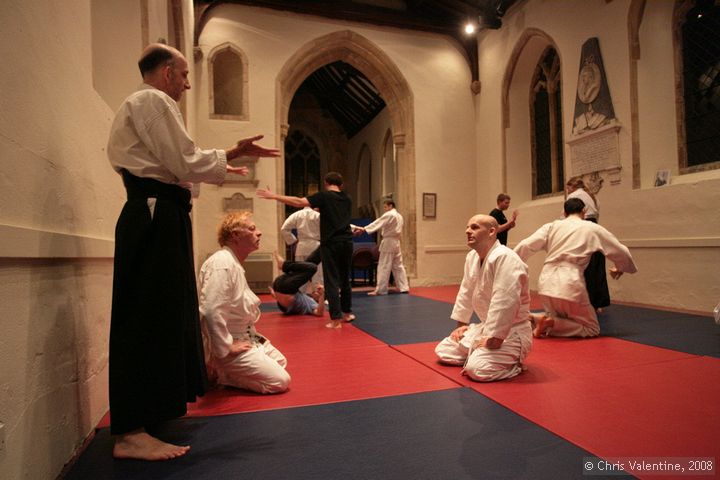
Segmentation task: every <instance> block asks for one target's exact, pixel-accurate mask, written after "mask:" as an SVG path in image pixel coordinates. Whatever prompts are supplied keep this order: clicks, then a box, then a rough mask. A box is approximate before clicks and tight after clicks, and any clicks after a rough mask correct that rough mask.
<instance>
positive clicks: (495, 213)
mask: <svg viewBox="0 0 720 480" xmlns="http://www.w3.org/2000/svg"><path fill="white" fill-rule="evenodd" d="M508 208H510V195H508V194H506V193H501V194H500V195H498V196H497V208H494V209H493V210H492V211H491V212H490V216H491V217H493V218H494V219H495V220H497V223H498V234H497V239H498V241H499V242H500V243H502V244H503V245H507V237H508V230H510V229H511V228H514V227H515V220H516V219H517V216H518V212H517V210H514V211H513V213H512V220H510V221H509V222H508V219H507V218H505V213H504V212H505V210H507V209H508Z"/></svg>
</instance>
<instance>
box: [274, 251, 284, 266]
mask: <svg viewBox="0 0 720 480" xmlns="http://www.w3.org/2000/svg"><path fill="white" fill-rule="evenodd" d="M273 257H275V263H276V264H277V267H278V270H282V267H283V263H285V259H284V258H282V257H281V256H280V254H279V253H278V252H277V250H275V251H274V252H273Z"/></svg>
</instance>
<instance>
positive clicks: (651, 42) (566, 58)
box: [476, 0, 720, 312]
mask: <svg viewBox="0 0 720 480" xmlns="http://www.w3.org/2000/svg"><path fill="white" fill-rule="evenodd" d="M630 3H631V2H630V0H618V1H614V2H610V3H608V2H604V1H600V0H592V1H587V2H559V1H555V2H551V1H541V0H528V1H527V2H523V3H522V4H521V5H518V6H516V7H515V8H513V9H511V11H510V12H508V14H507V15H506V16H505V18H504V19H503V24H504V25H503V29H502V30H500V31H490V32H486V33H485V34H483V36H482V37H481V40H480V43H479V48H480V64H479V65H480V80H481V82H482V91H481V93H480V99H479V102H478V108H477V117H478V122H477V124H476V128H477V132H478V155H477V158H478V164H479V167H478V168H479V170H480V171H481V172H484V173H486V174H483V173H480V174H479V175H478V180H479V190H478V208H479V209H481V210H487V209H488V206H489V205H494V196H495V195H496V194H497V192H499V191H500V190H501V184H500V178H501V177H500V175H499V172H501V169H502V162H504V161H505V162H507V166H508V172H507V175H508V185H509V186H511V187H512V188H508V192H507V193H509V194H510V195H511V196H512V197H513V201H514V203H513V208H518V207H519V208H520V217H519V220H518V226H517V227H516V228H515V229H513V230H511V232H510V244H514V243H517V242H518V241H519V240H520V239H522V238H524V237H525V236H527V235H529V234H530V233H532V232H533V231H534V230H535V229H536V228H538V227H539V226H540V225H541V224H543V223H545V222H548V221H551V220H553V219H555V218H557V217H558V216H559V215H560V212H561V209H562V202H563V197H562V195H559V196H557V197H554V198H551V199H542V200H531V199H530V198H531V192H530V191H529V190H523V188H528V189H529V188H531V187H530V184H529V182H528V183H527V187H524V186H523V181H522V180H520V181H519V180H517V179H515V178H514V177H516V176H517V177H525V176H526V175H527V167H526V166H525V165H527V164H529V163H530V162H531V157H530V154H529V150H528V151H527V154H526V156H525V158H521V159H520V160H518V158H517V157H516V156H510V152H514V153H518V152H520V154H521V155H522V153H521V152H522V150H518V147H516V146H517V145H520V144H525V145H527V144H528V143H529V138H528V136H527V133H526V132H529V130H528V129H526V128H525V127H523V126H517V125H513V124H511V125H510V128H509V129H508V130H507V131H506V134H507V138H506V145H503V144H502V135H501V133H502V128H503V127H502V108H501V106H502V103H501V101H500V99H501V92H502V85H503V77H504V75H505V71H506V67H507V65H508V63H509V61H510V57H511V53H512V50H513V48H514V47H515V45H516V44H517V43H518V39H519V38H520V37H521V35H522V34H523V32H525V31H526V30H527V29H528V28H534V29H538V30H540V31H542V32H544V34H546V35H547V36H549V37H550V38H551V39H552V41H553V42H554V43H555V44H556V45H557V48H558V53H559V55H560V58H561V60H562V78H563V118H564V124H563V129H564V135H565V138H566V139H567V138H569V132H570V131H571V126H572V115H573V109H574V104H575V95H576V93H575V92H576V87H577V72H578V68H579V64H578V62H579V59H580V51H581V46H582V44H583V42H585V41H586V40H587V39H588V38H590V37H594V36H596V37H598V38H599V41H600V49H601V53H602V55H603V61H604V64H605V70H606V74H607V78H608V84H609V87H610V94H611V97H612V100H613V104H614V107H615V114H616V117H617V119H618V121H619V122H620V124H621V125H622V129H621V130H620V137H619V141H620V159H621V164H622V171H621V181H620V183H619V184H618V185H610V182H609V180H608V179H607V178H606V180H605V184H604V187H603V189H602V190H601V191H600V193H599V194H598V200H599V203H600V207H601V217H600V221H601V224H603V225H604V226H605V227H607V228H608V229H609V230H610V231H612V232H613V233H615V234H616V235H617V236H618V237H619V238H620V240H621V241H623V242H625V243H626V244H627V245H628V246H630V247H631V251H632V252H633V255H634V256H635V258H636V260H637V263H638V268H639V273H637V274H636V275H635V276H630V275H626V276H624V277H623V278H622V279H621V280H620V281H617V282H616V281H612V280H611V281H610V286H611V295H612V297H613V298H614V299H615V300H618V301H626V302H635V303H642V304H649V305H658V306H665V307H673V308H684V309H689V310H698V311H705V312H709V311H711V310H712V308H713V307H714V305H715V304H716V303H717V301H718V299H720V273H719V272H720V271H719V270H718V269H717V268H714V267H712V266H713V265H718V264H720V214H718V209H717V207H715V205H717V204H718V200H720V170H714V171H709V172H702V173H694V174H691V175H683V176H679V175H677V172H678V169H677V165H678V157H677V148H676V145H677V138H676V136H677V128H676V124H677V123H676V117H675V104H674V102H675V98H674V93H672V89H673V88H674V83H673V82H674V81H673V75H674V70H673V59H672V55H673V53H672V51H671V50H668V49H669V48H670V46H671V43H672V42H671V39H670V38H669V35H670V33H669V31H668V29H669V27H668V21H667V19H666V18H664V19H663V18H658V15H659V14H660V13H659V12H660V11H664V12H665V15H669V12H671V11H672V8H669V7H668V6H667V5H665V6H663V7H660V8H658V7H659V6H656V5H655V2H648V5H647V6H646V8H645V11H646V14H647V15H648V18H647V19H646V21H645V22H643V24H642V27H641V42H643V41H644V43H641V46H640V48H641V52H642V53H641V59H640V62H639V64H638V77H639V87H638V89H639V95H638V97H639V110H640V111H639V122H640V123H639V132H640V136H639V139H638V141H639V142H640V143H639V149H640V162H641V176H642V188H640V189H633V185H632V168H633V164H632V141H633V139H632V137H631V126H632V125H631V121H632V118H631V97H630V95H631V90H630V85H631V83H630V82H631V74H630V57H629V42H628V31H627V28H628V27H627V25H628V10H629V6H630ZM665 3H668V4H669V3H671V2H665ZM553 4H556V7H555V8H553ZM560 4H562V8H559V5H560ZM521 70H522V69H521ZM517 88H518V89H519V91H521V90H522V88H521V87H520V86H518V87H517ZM525 92H529V90H527V89H526V90H525ZM515 93H516V94H517V95H519V93H517V92H515ZM520 93H522V92H520ZM524 94H525V95H527V93H524ZM511 95H513V92H512V91H511ZM515 102H516V103H513V101H511V104H510V108H511V111H512V109H514V108H516V104H517V102H519V103H520V104H522V98H520V97H517V98H516V99H515ZM517 108H522V106H521V107H517ZM524 108H529V106H527V103H526V104H525V107H524ZM519 115H520V114H518V118H519ZM514 118H515V117H513V119H514ZM527 118H529V117H527ZM505 148H507V149H508V153H507V158H506V157H504V149H505ZM513 149H514V150H513ZM565 160H566V162H565V172H566V178H569V176H571V175H572V171H571V166H570V151H569V149H568V148H567V146H566V148H565ZM518 161H520V162H526V163H525V165H520V164H518V163H517V162H518ZM661 167H663V168H669V169H671V170H672V171H673V172H674V177H673V180H672V183H673V184H672V185H670V186H667V187H662V188H653V187H652V186H651V185H652V178H653V176H654V172H655V170H656V169H658V168H661ZM518 199H525V201H522V202H517V201H516V200H518ZM541 262H542V258H534V259H533V260H532V262H531V263H530V266H531V271H532V276H533V283H532V286H533V288H536V287H537V283H536V281H537V275H538V273H539V268H540V266H541Z"/></svg>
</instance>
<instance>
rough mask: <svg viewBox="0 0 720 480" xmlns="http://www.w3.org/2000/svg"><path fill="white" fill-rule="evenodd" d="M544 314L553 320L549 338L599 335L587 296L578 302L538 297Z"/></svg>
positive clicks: (598, 326)
mask: <svg viewBox="0 0 720 480" xmlns="http://www.w3.org/2000/svg"><path fill="white" fill-rule="evenodd" d="M540 298H541V299H542V303H543V308H544V309H545V313H546V314H547V315H550V316H551V317H553V318H554V319H555V325H553V327H552V328H550V329H549V330H548V331H547V335H548V336H550V337H597V336H598V335H599V334H600V324H599V323H598V319H597V315H596V314H595V308H593V306H592V305H591V304H590V299H589V298H588V296H587V295H585V296H584V298H583V299H582V300H581V301H580V302H573V301H570V300H565V299H564V298H556V297H548V296H547V295H540Z"/></svg>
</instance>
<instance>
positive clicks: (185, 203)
mask: <svg viewBox="0 0 720 480" xmlns="http://www.w3.org/2000/svg"><path fill="white" fill-rule="evenodd" d="M138 67H139V70H140V74H141V76H142V82H143V83H142V85H141V86H140V88H139V89H138V90H137V91H136V92H135V93H133V94H131V95H130V96H129V97H127V98H126V99H125V100H124V101H123V103H122V104H121V106H120V108H119V109H118V111H117V113H116V116H115V119H114V121H113V123H112V127H111V131H110V138H109V140H108V147H107V152H108V158H109V160H110V164H111V165H112V167H113V169H114V170H115V171H116V172H118V174H120V176H121V177H122V180H123V184H124V186H125V189H126V192H127V201H126V202H125V204H124V206H123V209H122V211H121V213H120V216H119V218H118V222H117V225H116V230H115V258H114V274H113V296H112V313H111V327H110V359H109V393H110V412H111V433H112V435H113V436H114V438H115V443H114V447H113V455H114V457H116V458H134V459H142V460H167V459H171V458H176V457H179V456H182V455H184V454H185V453H186V452H187V451H188V450H189V448H190V447H189V446H183V445H174V444H171V443H168V442H164V441H162V440H160V439H159V438H157V437H156V436H155V435H154V434H153V431H154V430H155V428H156V427H157V426H158V425H160V424H161V423H162V422H164V421H166V420H170V419H173V418H177V417H180V416H183V415H184V414H185V413H186V412H187V403H188V402H194V401H195V400H196V399H197V397H198V396H202V395H203V394H204V393H205V392H206V390H207V389H208V386H209V385H210V380H214V381H216V382H217V383H220V384H223V385H230V386H235V387H239V388H244V389H248V390H252V391H255V392H259V393H278V392H282V391H285V390H287V388H288V386H289V384H290V375H289V374H288V373H287V369H286V366H287V359H286V358H285V357H284V355H283V354H282V353H281V352H280V351H279V350H278V349H277V348H275V347H274V346H273V345H272V343H271V342H270V341H269V340H268V339H267V338H266V337H265V336H263V335H262V334H261V333H260V332H258V331H257V329H256V323H257V322H258V320H259V318H260V299H259V298H258V297H257V295H255V294H254V293H253V292H252V290H251V289H250V288H249V286H248V282H247V279H246V277H245V270H244V268H243V266H242V262H243V261H244V260H245V259H246V258H247V257H248V255H250V253H252V252H253V251H255V250H257V249H258V248H259V246H260V239H261V236H262V233H261V232H260V229H259V228H258V227H257V225H256V224H255V223H254V221H253V219H252V214H250V213H249V212H233V213H230V214H228V215H226V216H225V218H223V220H222V223H221V225H220V227H219V230H218V243H219V246H220V250H218V251H217V252H215V253H214V254H213V255H211V256H210V257H209V258H208V259H207V260H206V261H205V262H204V263H203V265H202V267H201V269H200V272H199V275H198V276H197V278H196V275H195V268H194V259H193V245H192V225H191V221H190V216H189V213H190V211H191V209H192V197H193V196H194V195H196V194H197V192H198V191H199V185H200V184H201V183H210V184H215V185H220V184H222V183H223V182H224V180H225V177H226V175H227V174H228V173H233V174H240V175H247V174H248V168H247V167H244V166H240V167H235V166H232V165H231V164H230V162H231V161H232V160H233V159H236V158H239V157H243V156H248V157H277V156H278V155H279V151H278V150H277V149H272V148H265V147H262V146H260V145H257V144H256V143H255V142H256V141H258V140H260V139H261V138H262V136H255V137H251V138H246V139H243V140H241V141H239V142H238V143H237V144H236V145H233V146H232V147H230V148H227V149H200V148H199V147H198V146H197V145H196V144H195V142H194V141H193V140H192V139H191V138H190V136H189V134H188V132H187V130H186V128H185V125H184V121H183V117H182V113H181V112H180V109H179V107H178V103H177V102H179V101H180V99H181V98H182V96H183V93H184V92H185V90H187V89H189V88H190V83H189V80H188V75H189V67H188V62H187V60H186V58H185V57H184V56H183V54H182V53H181V52H180V51H178V50H177V49H175V48H172V47H170V46H167V45H165V44H159V43H155V44H151V45H149V46H148V47H146V48H145V49H144V50H143V52H142V54H141V57H140V60H139V61H138ZM324 180H325V182H324V186H325V189H324V190H323V191H320V192H317V193H315V194H313V195H310V196H308V197H304V198H300V197H292V196H284V195H278V194H276V193H273V192H271V191H270V190H269V189H259V190H258V191H257V195H258V197H260V198H264V199H270V200H277V201H279V202H282V203H285V204H287V205H291V206H293V207H296V208H300V209H301V210H300V211H299V212H297V213H296V214H293V215H291V216H290V217H289V218H288V219H287V221H286V222H285V224H284V225H283V227H282V230H281V234H282V235H283V237H284V238H285V239H286V241H288V243H295V242H297V243H298V245H297V247H296V253H295V258H296V260H295V261H285V259H283V258H282V257H280V255H278V254H277V253H276V254H275V260H276V262H277V265H278V270H280V271H281V272H282V273H281V275H280V276H278V277H277V278H276V279H275V280H274V281H273V284H272V289H271V293H272V295H273V297H274V298H275V300H276V302H277V305H278V307H279V308H280V310H281V311H283V312H284V313H287V314H312V315H317V316H320V317H322V316H324V314H325V309H326V307H325V304H326V301H327V305H328V307H327V310H328V311H329V316H330V321H329V322H328V323H327V324H326V326H327V327H328V328H333V329H337V328H341V327H342V324H343V323H344V322H351V321H353V320H354V319H355V315H354V314H353V313H352V302H351V294H352V290H351V285H350V268H351V261H352V254H353V235H354V234H359V233H361V232H362V231H368V232H372V231H376V230H378V229H380V230H381V231H382V232H383V235H385V237H386V238H385V239H384V240H383V243H382V244H381V247H380V263H381V265H382V266H381V267H380V271H381V273H382V272H383V271H384V269H387V270H388V273H387V275H385V274H383V275H382V278H387V277H389V272H390V271H392V273H393V274H394V276H395V279H396V283H397V285H398V287H399V289H400V290H401V291H404V292H406V291H407V290H408V288H409V287H408V285H407V278H406V275H405V271H404V268H403V267H402V257H401V255H400V247H399V241H398V239H399V235H400V231H401V229H402V217H400V215H399V214H398V213H397V212H396V211H395V209H394V203H392V202H390V204H386V213H385V214H384V215H383V216H382V217H380V218H379V219H378V220H377V221H376V222H373V223H372V224H371V225H368V226H367V227H365V229H362V228H359V227H358V228H355V232H354V231H353V228H352V227H351V224H350V219H351V213H352V201H351V199H350V196H349V195H347V194H346V193H345V192H344V191H343V190H342V185H343V178H342V176H341V175H340V174H339V173H336V172H330V173H328V174H327V175H326V177H325V179H324ZM388 205H389V206H388ZM318 218H319V222H318ZM293 229H295V230H296V231H297V232H298V233H299V232H302V234H300V233H299V235H301V238H297V237H295V238H293V237H294V236H293V234H292V230H293ZM319 265H320V266H321V267H319ZM198 287H199V289H198ZM371 293H375V294H377V295H383V294H384V293H387V285H384V286H383V285H382V284H379V285H378V289H377V290H376V291H375V292H371ZM208 372H209V373H210V376H211V378H208Z"/></svg>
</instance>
